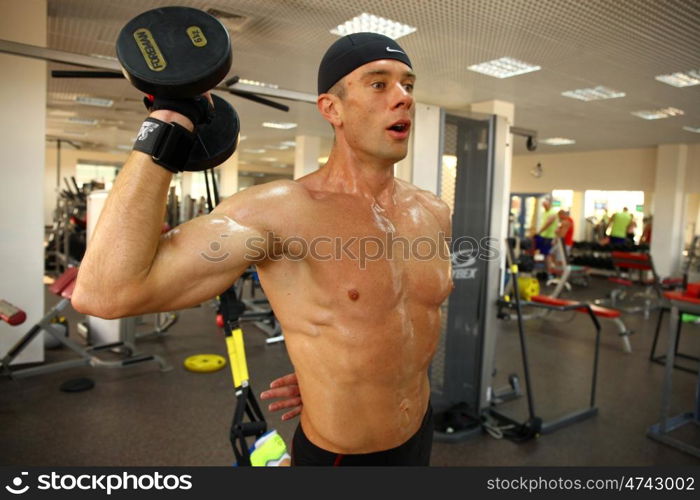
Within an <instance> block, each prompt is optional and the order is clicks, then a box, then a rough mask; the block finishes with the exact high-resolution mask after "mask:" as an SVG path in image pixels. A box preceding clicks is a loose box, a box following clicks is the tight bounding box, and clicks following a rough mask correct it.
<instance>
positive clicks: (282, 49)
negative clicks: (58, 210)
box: [47, 0, 700, 173]
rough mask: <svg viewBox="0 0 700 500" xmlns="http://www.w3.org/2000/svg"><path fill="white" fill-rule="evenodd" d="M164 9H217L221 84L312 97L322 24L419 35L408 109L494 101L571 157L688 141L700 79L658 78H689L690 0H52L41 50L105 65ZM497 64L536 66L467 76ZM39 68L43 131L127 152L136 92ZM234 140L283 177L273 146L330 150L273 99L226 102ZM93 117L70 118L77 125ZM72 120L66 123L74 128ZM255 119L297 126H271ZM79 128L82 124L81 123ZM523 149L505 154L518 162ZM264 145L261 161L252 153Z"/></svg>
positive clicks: (302, 115) (314, 117)
mask: <svg viewBox="0 0 700 500" xmlns="http://www.w3.org/2000/svg"><path fill="white" fill-rule="evenodd" d="M166 5H186V6H190V7H195V8H199V9H203V10H207V9H212V8H213V9H218V10H220V11H224V12H227V13H229V14H231V15H232V16H233V17H232V18H231V21H230V30H229V31H230V33H231V40H232V47H233V67H232V70H231V72H230V74H229V76H233V75H238V76H239V77H240V78H245V79H248V80H254V81H258V82H265V83H268V84H274V85H277V86H279V88H281V89H288V90H295V91H300V92H304V93H315V88H316V70H317V65H318V62H319V61H320V59H321V56H322V55H323V52H324V51H325V49H326V48H327V47H328V46H329V45H330V44H331V43H332V42H333V41H334V40H336V39H337V37H336V36H335V35H332V34H331V33H330V32H329V30H330V29H332V28H334V27H335V26H337V25H339V24H341V23H344V22H345V21H347V20H349V19H351V18H353V17H355V16H357V15H359V14H361V13H363V12H367V13H370V14H374V15H377V16H382V17H385V18H388V19H391V20H394V21H399V22H402V23H406V24H408V25H410V26H414V27H416V28H417V31H415V32H414V33H412V34H410V35H407V36H405V37H402V38H400V39H399V40H398V42H399V43H400V44H401V45H402V46H403V47H404V48H405V49H406V51H407V52H408V53H409V55H410V56H411V60H412V61H413V64H414V69H415V71H416V73H417V74H418V81H417V85H416V90H415V96H416V98H417V100H418V101H419V102H423V103H430V104H437V105H440V106H443V107H446V108H454V109H465V108H466V107H467V106H468V105H469V104H470V103H474V102H480V101H487V100H493V99H499V100H504V101H510V102H513V103H515V124H516V125H517V126H520V127H525V128H530V129H535V130H537V131H538V132H539V138H540V139H544V138H548V137H565V138H571V139H574V140H575V141H576V143H575V144H572V145H567V146H547V145H544V144H542V145H540V148H539V151H541V152H571V151H590V150H604V149H623V148H638V147H653V146H655V145H657V144H662V143H698V142H700V133H693V132H689V131H686V130H684V129H683V127H693V128H700V85H695V86H689V87H683V88H678V87H674V86H671V85H668V84H666V83H662V82H660V81H657V80H656V79H655V77H656V76H657V75H664V74H669V73H675V72H687V71H689V70H696V71H700V2H697V1H696V0H544V1H543V0H479V1H476V0H430V1H429V0H393V1H387V0H355V1H347V0H228V1H211V0H205V1H199V0H191V1H175V2H173V1H172V0H165V1H159V0H120V1H105V0H49V2H48V6H49V12H48V14H49V17H48V47H49V48H52V49H57V50H62V51H67V52H75V53H80V54H86V55H96V56H101V57H110V58H111V57H114V56H115V49H114V42H115V40H116V37H117V34H118V32H119V30H120V29H121V27H122V26H123V25H124V24H125V23H126V22H127V21H128V20H129V19H131V18H132V17H133V16H135V15H136V14H138V13H140V12H143V11H145V10H148V9H152V8H156V7H161V6H166ZM504 56H508V57H512V58H515V59H519V60H521V61H524V62H527V63H530V64H533V65H538V66H540V67H541V69H540V70H539V71H534V72H531V73H526V74H522V75H519V76H515V77H511V78H505V79H498V78H494V77H490V76H486V75H482V74H479V73H476V72H473V71H470V70H468V69H467V68H468V67H469V66H470V65H473V64H478V63H482V62H485V61H489V60H493V59H498V58H501V57H504ZM54 69H80V68H76V67H72V66H67V65H62V64H57V63H49V64H48V72H49V76H48V100H47V107H48V111H47V113H48V114H47V136H51V137H63V138H66V139H69V140H72V141H75V142H81V143H83V144H84V145H86V147H90V148H94V149H97V150H103V151H113V150H119V148H120V147H121V148H122V149H124V148H126V147H128V146H129V145H130V144H131V143H132V141H133V137H134V136H135V131H136V130H137V129H138V126H139V124H140V123H141V121H142V119H143V117H144V108H143V104H142V103H141V96H140V95H139V93H138V92H137V91H136V90H135V89H134V88H133V87H132V86H131V85H129V84H128V83H127V82H126V81H125V80H113V79H95V80H92V79H91V80H87V79H56V78H51V77H50V71H51V70H54ZM597 86H604V87H608V88H611V89H614V90H617V91H621V92H624V93H625V97H622V98H615V99H607V100H598V101H589V102H584V101H581V100H577V99H571V98H567V97H564V96H562V92H564V91H568V90H575V89H581V88H591V87H597ZM77 95H85V96H93V97H100V98H107V99H111V100H113V101H114V104H113V106H112V107H111V108H98V107H93V106H85V105H79V104H76V103H75V97H76V96H77ZM220 95H221V96H222V97H225V98H227V99H228V100H229V101H230V102H231V103H232V104H233V105H234V106H235V107H236V109H237V110H238V112H239V114H240V116H241V122H242V131H241V134H242V135H243V136H245V140H243V141H242V142H241V143H240V145H239V151H240V152H241V154H240V160H241V162H242V165H241V167H240V168H241V170H244V169H245V168H246V167H245V165H251V167H252V166H255V165H257V166H259V167H261V168H264V169H265V170H267V171H279V172H280V173H291V170H292V166H293V163H294V152H293V149H287V150H280V149H273V148H272V147H273V146H277V147H280V146H279V145H280V143H281V142H283V141H293V140H294V137H295V136H296V135H318V136H321V137H323V138H324V141H325V143H326V145H330V141H331V135H332V134H331V129H330V126H329V125H328V124H327V123H326V122H324V121H323V120H322V119H321V118H320V117H319V115H318V112H317V110H316V107H315V106H314V105H312V104H307V103H302V102H293V101H281V100H280V101H279V102H283V103H284V104H287V105H289V106H290V108H291V109H290V111H289V113H284V112H281V111H277V110H274V109H272V108H268V107H265V106H262V105H260V104H256V103H252V102H249V101H246V100H242V99H240V98H236V97H234V96H230V95H224V94H223V93H222V94H220ZM669 107H672V108H677V109H679V110H682V111H683V114H682V115H678V116H672V117H669V118H665V119H660V120H645V119H642V118H639V117H637V116H634V115H632V114H631V113H632V112H634V111H640V110H657V109H665V108H669ZM76 118H77V119H85V120H88V122H89V121H90V120H97V123H96V124H81V123H77V122H75V119H76ZM71 119H72V120H71ZM266 121H277V122H294V123H297V124H298V127H297V128H295V129H291V130H276V129H269V128H264V127H262V123H263V122H266ZM86 123H87V122H86ZM521 142H523V141H516V149H515V151H516V153H518V154H525V153H526V150H525V147H524V144H521ZM256 149H266V152H265V153H259V152H258V153H255V152H249V151H250V150H256Z"/></svg>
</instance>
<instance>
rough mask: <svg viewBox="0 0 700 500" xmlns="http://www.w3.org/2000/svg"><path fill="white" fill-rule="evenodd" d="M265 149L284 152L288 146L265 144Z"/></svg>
mask: <svg viewBox="0 0 700 500" xmlns="http://www.w3.org/2000/svg"><path fill="white" fill-rule="evenodd" d="M265 147H266V148H267V149H275V150H277V151H284V150H286V149H289V146H285V145H284V144H265Z"/></svg>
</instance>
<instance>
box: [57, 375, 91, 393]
mask: <svg viewBox="0 0 700 500" xmlns="http://www.w3.org/2000/svg"><path fill="white" fill-rule="evenodd" d="M93 387H95V382H94V381H93V380H92V379H91V378H74V379H71V380H66V381H65V382H63V383H62V384H61V390H62V391H63V392H83V391H89V390H90V389H92V388H93Z"/></svg>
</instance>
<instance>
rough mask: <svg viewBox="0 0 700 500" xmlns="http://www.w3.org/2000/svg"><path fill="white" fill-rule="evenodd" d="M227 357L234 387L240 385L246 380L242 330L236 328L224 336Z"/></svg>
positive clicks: (246, 364)
mask: <svg viewBox="0 0 700 500" xmlns="http://www.w3.org/2000/svg"><path fill="white" fill-rule="evenodd" d="M226 347H227V348H228V357H229V359H230V360H231V363H230V365H231V373H232V375H233V385H234V387H240V386H241V385H243V382H247V381H248V363H247V362H246V359H245V346H244V345H243V330H241V329H240V328H236V329H235V330H233V332H232V334H231V336H229V337H226Z"/></svg>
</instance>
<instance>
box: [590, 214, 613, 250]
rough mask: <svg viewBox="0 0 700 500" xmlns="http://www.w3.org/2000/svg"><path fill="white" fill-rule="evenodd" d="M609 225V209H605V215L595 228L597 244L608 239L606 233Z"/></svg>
mask: <svg viewBox="0 0 700 500" xmlns="http://www.w3.org/2000/svg"><path fill="white" fill-rule="evenodd" d="M609 223H610V217H609V216H608V209H607V208H604V209H603V215H602V216H601V217H600V220H599V221H598V222H597V223H596V225H595V227H594V228H593V231H594V237H595V240H596V241H597V242H601V241H603V240H604V239H605V238H606V235H605V231H607V229H608V224H609Z"/></svg>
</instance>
